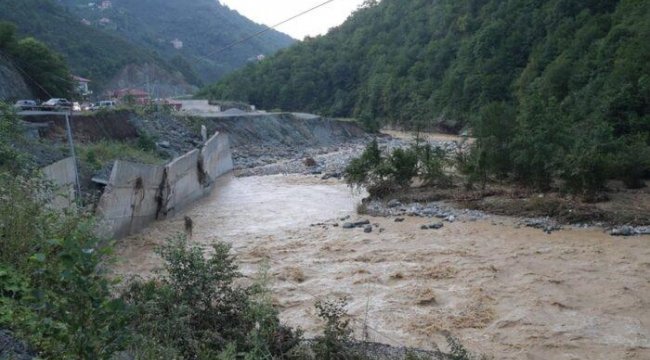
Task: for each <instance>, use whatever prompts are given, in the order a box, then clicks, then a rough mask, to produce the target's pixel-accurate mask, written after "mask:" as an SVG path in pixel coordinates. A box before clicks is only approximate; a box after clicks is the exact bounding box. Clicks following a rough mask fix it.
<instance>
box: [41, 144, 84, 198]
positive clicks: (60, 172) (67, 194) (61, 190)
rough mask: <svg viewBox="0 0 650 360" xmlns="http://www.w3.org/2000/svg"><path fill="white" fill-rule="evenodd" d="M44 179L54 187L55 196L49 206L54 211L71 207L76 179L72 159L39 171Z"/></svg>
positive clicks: (75, 168) (75, 170) (75, 169)
mask: <svg viewBox="0 0 650 360" xmlns="http://www.w3.org/2000/svg"><path fill="white" fill-rule="evenodd" d="M41 171H42V172H43V175H44V176H45V179H47V180H49V181H51V182H52V185H54V186H55V191H56V195H55V196H54V198H53V199H52V202H51V204H50V205H51V206H52V207H53V208H55V209H67V208H69V207H72V205H73V204H74V200H75V185H76V184H77V179H76V176H75V174H76V173H77V167H76V164H75V162H74V159H73V158H71V157H69V158H67V159H63V160H61V161H57V162H55V163H54V164H52V165H50V166H46V167H44V168H43V169H41Z"/></svg>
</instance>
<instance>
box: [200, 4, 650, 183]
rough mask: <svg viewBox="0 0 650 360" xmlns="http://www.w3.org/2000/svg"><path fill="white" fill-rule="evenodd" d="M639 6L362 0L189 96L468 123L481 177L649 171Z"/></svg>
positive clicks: (416, 123)
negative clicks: (343, 15) (334, 22)
mask: <svg viewBox="0 0 650 360" xmlns="http://www.w3.org/2000/svg"><path fill="white" fill-rule="evenodd" d="M648 38H650V3H649V2H647V1H636V0H619V1H605V0H586V1H583V0H580V1H579V0H551V1H541V0H507V1H501V0H461V1H451V0H440V1H430V0H413V1H408V2H403V1H398V0H383V1H381V2H378V1H367V2H366V3H365V4H364V6H363V7H362V8H360V9H359V10H358V11H357V12H356V13H354V14H353V16H352V17H351V18H349V19H348V21H347V22H346V23H344V24H343V25H341V26H340V27H338V28H336V29H334V30H332V31H330V33H329V34H327V35H325V36H321V37H317V38H313V39H309V40H307V41H305V42H303V43H300V44H297V45H295V46H293V47H291V48H289V49H286V50H283V51H280V52H279V53H278V54H277V55H275V56H273V57H271V58H268V59H266V60H265V61H263V62H261V63H259V64H251V65H249V66H248V67H246V68H245V69H242V70H240V71H238V72H235V73H233V74H231V75H229V76H228V77H226V78H225V79H224V80H223V81H221V82H218V83H216V84H214V85H211V86H209V87H207V88H205V89H204V90H203V91H202V92H201V94H200V96H203V97H207V98H211V99H216V98H220V99H221V98H223V99H231V100H243V101H248V102H250V103H253V104H256V105H257V106H259V107H261V108H269V109H273V108H278V109H283V110H304V111H312V112H316V113H320V114H323V115H328V116H335V117H356V118H359V119H360V120H361V121H362V122H363V123H364V124H365V125H366V126H367V127H368V128H369V129H378V128H379V127H380V126H385V125H392V126H398V127H402V128H407V129H432V128H435V129H438V130H443V131H449V132H459V131H462V130H468V131H470V132H471V133H472V135H473V136H475V137H476V138H477V142H476V144H475V146H474V150H475V151H474V152H473V155H472V159H470V160H471V161H470V164H473V165H472V167H473V168H475V169H476V171H478V172H479V173H480V174H481V176H482V177H486V176H489V177H494V178H500V179H508V178H510V179H516V180H518V181H519V182H521V183H523V184H526V185H530V186H533V187H536V188H542V189H544V188H549V187H550V186H552V184H553V179H555V178H557V177H561V178H563V179H565V180H566V181H567V184H568V186H569V188H573V189H576V190H577V191H579V192H581V191H583V190H584V189H590V191H597V190H598V189H601V188H602V187H603V186H604V184H605V182H606V180H607V179H609V178H622V179H624V180H625V182H626V183H627V184H628V185H629V186H630V187H638V186H640V185H641V180H640V179H642V178H643V177H645V176H647V175H648V170H649V169H650V164H649V162H650V160H649V159H650V148H649V146H648V145H649V136H648V135H649V134H650V62H648V61H647V59H649V58H650V43H649V42H648V41H647V39H648Z"/></svg>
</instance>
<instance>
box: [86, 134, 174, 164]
mask: <svg viewBox="0 0 650 360" xmlns="http://www.w3.org/2000/svg"><path fill="white" fill-rule="evenodd" d="M76 150H77V155H78V156H79V159H81V161H83V162H85V163H87V164H88V165H89V166H90V167H92V168H94V169H99V168H101V167H102V165H103V164H106V163H107V162H110V161H113V160H127V161H133V162H138V163H143V164H150V165H160V164H164V163H165V162H166V159H164V158H163V157H161V156H159V155H158V154H156V153H155V152H153V151H145V150H142V149H140V148H138V146H137V145H136V144H130V143H126V142H118V141H100V142H97V143H92V144H84V145H79V146H77V148H76Z"/></svg>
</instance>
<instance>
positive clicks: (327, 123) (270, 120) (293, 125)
mask: <svg viewBox="0 0 650 360" xmlns="http://www.w3.org/2000/svg"><path fill="white" fill-rule="evenodd" d="M190 121H191V122H193V123H194V124H196V125H195V126H197V125H198V124H205V125H206V126H207V128H208V131H219V132H221V133H226V134H229V135H230V141H231V146H232V150H233V160H234V161H235V169H249V168H253V167H258V166H264V165H266V164H272V163H276V162H278V161H280V160H283V159H294V158H300V157H306V156H311V155H313V154H322V153H328V152H332V151H336V150H338V149H339V147H341V146H349V145H350V144H351V143H354V142H356V141H359V140H362V139H365V138H366V135H367V134H366V133H365V131H363V129H361V128H360V127H359V126H358V125H357V124H356V123H355V122H351V121H343V120H336V119H328V118H321V117H318V116H304V115H301V114H290V113H281V114H258V115H245V116H229V117H216V116H212V117H208V116H206V117H194V118H192V119H191V120H190Z"/></svg>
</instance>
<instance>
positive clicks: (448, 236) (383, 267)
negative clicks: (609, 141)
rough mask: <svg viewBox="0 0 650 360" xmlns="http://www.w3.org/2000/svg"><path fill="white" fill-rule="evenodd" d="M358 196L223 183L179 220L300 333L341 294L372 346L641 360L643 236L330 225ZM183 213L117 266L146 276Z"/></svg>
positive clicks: (646, 311)
mask: <svg viewBox="0 0 650 360" xmlns="http://www.w3.org/2000/svg"><path fill="white" fill-rule="evenodd" d="M362 196H363V194H359V193H353V192H352V191H351V190H350V189H349V188H348V187H347V186H345V185H344V184H342V183H340V182H338V181H337V180H328V181H322V180H320V179H318V178H314V177H307V176H267V177H247V178H223V179H222V180H220V184H218V186H217V187H216V189H215V191H214V193H213V194H212V195H211V196H210V197H209V198H207V199H205V200H204V201H202V202H200V203H198V204H197V205H196V206H194V207H193V208H190V209H188V211H187V213H186V214H184V215H189V216H190V217H192V219H193V221H194V231H193V237H192V241H193V242H194V243H196V244H200V245H205V246H206V247H207V246H208V245H209V244H210V243H212V242H214V241H225V242H228V243H230V244H232V246H233V251H234V252H235V253H236V254H237V256H238V259H239V261H240V262H241V265H242V271H243V273H244V274H245V275H246V276H247V277H249V278H252V277H255V276H256V274H257V273H258V270H259V269H260V268H262V267H269V274H270V275H271V276H272V280H271V284H270V285H271V289H272V293H273V297H274V302H275V304H276V305H277V307H278V309H279V310H280V315H281V318H282V320H283V321H285V322H286V323H287V324H289V325H292V326H299V327H302V328H303V329H304V330H305V331H306V334H307V335H308V336H309V335H314V334H317V332H318V329H319V325H320V323H319V321H318V319H317V316H316V312H315V310H314V302H315V301H316V299H319V298H328V297H340V296H344V297H346V298H347V299H348V301H349V306H348V310H349V312H350V314H351V316H352V318H353V322H352V325H353V327H354V329H355V332H356V335H357V336H358V337H364V336H365V337H366V338H367V339H368V340H371V341H377V342H382V343H387V344H391V345H405V346H415V347H420V348H428V349H431V348H433V347H435V344H441V345H442V344H444V340H443V339H444V338H443V336H442V334H444V332H445V331H449V332H451V334H452V335H454V336H456V337H458V338H459V339H460V340H461V342H462V343H464V344H465V345H466V346H467V347H468V348H470V349H471V350H472V351H475V352H478V353H483V354H486V355H491V356H494V358H495V359H603V360H604V359H607V360H609V359H650V237H647V236H646V237H632V238H614V237H610V236H609V235H607V234H606V233H604V232H603V231H602V230H599V229H568V230H563V231H559V232H555V233H553V234H551V235H547V234H545V233H544V232H542V231H541V230H535V229H530V228H517V227H516V226H515V221H514V220H512V219H508V218H501V217H489V218H488V219H486V220H479V221H475V222H471V221H466V222H464V221H458V222H455V223H451V224H449V223H447V224H445V227H444V228H443V229H441V230H426V231H425V230H421V229H420V226H421V225H423V224H428V223H431V220H428V219H422V218H406V219H405V221H404V222H401V223H397V222H395V221H394V219H391V218H369V219H370V221H371V222H372V223H376V224H377V226H376V227H375V228H374V231H373V232H372V233H369V234H368V233H364V232H363V230H362V229H353V230H347V229H342V228H341V227H334V226H332V225H333V224H335V223H342V221H340V220H339V219H340V218H341V217H344V216H348V215H349V216H351V217H352V220H354V219H356V218H357V217H358V216H357V215H355V209H356V205H357V204H358V203H359V202H360V199H361V197H362ZM182 218H183V216H178V217H177V218H175V219H171V220H168V221H164V222H159V223H156V224H154V225H153V226H152V227H151V228H150V229H148V230H146V231H145V232H144V233H143V234H141V235H138V236H134V237H132V238H129V239H126V240H124V241H122V242H121V244H120V247H119V249H118V254H117V255H118V256H119V258H120V259H121V262H120V263H118V264H117V265H116V272H117V273H119V274H122V275H132V274H138V275H142V276H147V275H148V274H151V272H152V270H153V269H155V268H156V267H157V266H158V265H159V264H160V259H158V258H157V257H156V256H155V255H154V254H153V248H154V247H155V245H157V244H160V243H162V242H163V241H164V240H165V238H167V237H169V236H170V235H172V234H174V233H178V232H181V231H182V229H183V219H182ZM317 223H321V224H324V225H317V226H311V225H312V224H317ZM380 228H381V229H383V231H381V232H380V230H379V229H380ZM364 324H365V326H364ZM364 329H365V331H364Z"/></svg>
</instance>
